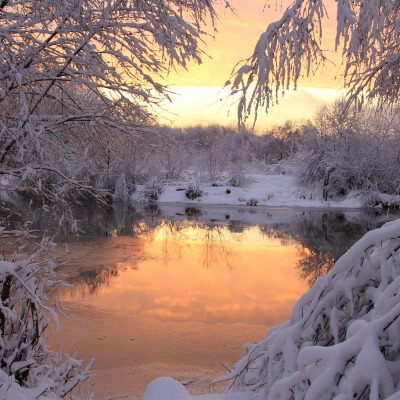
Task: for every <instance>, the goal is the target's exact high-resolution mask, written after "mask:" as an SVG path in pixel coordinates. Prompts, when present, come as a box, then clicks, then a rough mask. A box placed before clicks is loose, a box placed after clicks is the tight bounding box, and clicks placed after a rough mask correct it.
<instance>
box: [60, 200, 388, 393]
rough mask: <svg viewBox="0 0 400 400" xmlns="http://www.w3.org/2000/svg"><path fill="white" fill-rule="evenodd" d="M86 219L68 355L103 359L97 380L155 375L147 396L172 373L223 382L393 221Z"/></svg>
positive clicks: (274, 216) (178, 214)
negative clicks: (341, 260) (363, 240)
mask: <svg viewBox="0 0 400 400" xmlns="http://www.w3.org/2000/svg"><path fill="white" fill-rule="evenodd" d="M81 215H82V218H80V220H79V228H80V230H81V232H86V234H81V235H80V236H79V237H77V236H69V237H67V240H66V241H67V242H68V246H69V247H70V248H71V249H72V250H74V251H75V252H76V253H77V254H81V253H80V252H84V256H82V257H77V258H76V259H75V260H74V261H73V262H71V264H70V265H65V266H63V267H62V272H65V273H66V274H67V275H68V276H70V281H71V282H73V283H74V284H75V288H74V289H68V288H65V289H64V290H63V291H62V292H61V293H60V297H61V300H62V303H63V304H65V305H66V306H67V307H68V308H69V311H68V315H69V317H70V320H69V321H67V322H66V326H67V328H68V329H69V331H70V332H71V333H72V334H71V335H70V338H69V339H68V338H67V339H66V342H65V343H66V344H67V345H68V344H69V343H72V342H73V341H76V340H78V347H79V348H81V349H83V352H82V353H83V357H85V358H90V357H92V356H95V357H96V359H97V362H96V368H97V370H96V372H95V374H94V378H93V379H96V376H98V375H96V374H99V373H100V372H99V371H103V370H104V371H106V375H105V376H107V377H108V376H111V375H112V374H113V372H112V371H115V370H116V369H118V368H119V369H118V371H120V368H125V370H126V371H130V372H129V374H131V373H132V371H133V370H134V371H137V369H139V368H140V369H141V371H142V368H143V366H146V365H147V366H149V369H148V370H146V373H145V374H144V373H142V372H141V373H140V374H138V377H137V380H136V381H135V382H136V389H137V391H138V393H140V392H141V391H142V390H143V389H144V388H145V386H146V384H147V383H148V382H149V381H150V380H151V379H152V378H154V377H156V376H157V375H164V374H165V370H167V372H168V373H167V374H168V375H170V376H173V377H174V378H177V379H183V380H192V378H193V376H188V373H187V372H184V371H190V373H193V372H192V371H196V370H199V369H207V368H208V371H209V375H208V377H207V379H208V381H209V380H210V379H211V378H213V377H215V376H218V375H220V374H222V373H223V372H224V371H223V369H222V368H221V366H220V364H221V363H222V364H223V363H225V362H227V361H228V362H231V363H232V362H234V361H236V360H237V359H239V358H240V357H241V356H242V355H243V350H242V348H241V346H242V345H243V344H244V343H246V342H249V341H250V342H256V341H259V340H260V339H261V338H262V337H263V336H264V334H265V332H266V330H267V329H268V327H270V326H272V325H276V324H279V323H282V322H283V321H285V320H287V319H288V318H289V317H290V314H291V311H292V308H293V305H294V303H295V302H296V301H297V299H298V298H299V297H300V296H301V295H302V294H303V293H304V292H305V291H306V290H307V287H308V285H309V284H311V282H312V281H314V279H316V277H318V276H320V274H322V273H325V272H326V271H327V270H328V269H329V268H330V267H331V265H332V263H333V262H334V261H335V260H336V259H337V258H338V257H339V256H340V255H341V254H342V253H343V252H344V251H345V250H346V249H347V248H348V247H350V246H351V244H352V243H353V242H354V241H355V240H357V239H358V237H360V236H361V235H362V234H363V233H364V232H365V231H366V230H368V229H371V228H373V227H377V226H379V225H381V224H382V223H383V222H384V221H385V220H389V219H392V218H393V217H392V216H386V215H384V214H376V215H369V214H364V213H351V214H349V213H339V214H337V213H326V212H324V213H321V212H302V211H293V210H275V211H273V210H265V209H259V210H257V211H254V210H251V212H248V211H246V210H245V209H240V208H229V209H227V208H224V207H214V208H213V207H200V208H196V209H195V210H194V209H192V208H190V209H189V210H188V207H186V206H178V205H176V206H152V207H148V206H144V205H134V206H133V205H123V206H121V208H120V209H118V210H112V209H111V210H107V211H106V212H104V211H99V210H86V211H85V212H84V213H82V214H81ZM227 216H229V218H227ZM155 364H157V365H158V366H160V365H161V367H159V368H158V370H157V368H156V367H155ZM139 366H140V367H139ZM135 368H137V369H135ZM160 368H161V371H160ZM210 368H211V370H210ZM149 370H151V371H152V372H151V373H150V372H149ZM157 371H158V372H157ZM129 374H128V375H127V382H128V381H129V382H132V380H131V379H132V375H129ZM152 374H153V375H152ZM117 375H118V384H120V383H121V379H120V373H118V374H117ZM103 376H104V375H103ZM199 379H200V378H199ZM97 385H98V381H96V387H97ZM206 388H207V386H206ZM111 394H115V393H110V395H111ZM100 398H101V397H100Z"/></svg>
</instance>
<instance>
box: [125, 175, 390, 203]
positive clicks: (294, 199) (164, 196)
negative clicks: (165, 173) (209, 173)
mask: <svg viewBox="0 0 400 400" xmlns="http://www.w3.org/2000/svg"><path fill="white" fill-rule="evenodd" d="M246 178H247V180H248V183H247V184H246V185H244V187H232V186H229V185H227V184H226V183H225V182H224V181H221V183H219V182H217V183H216V182H206V183H199V184H198V185H199V187H200V188H201V189H202V191H203V193H202V195H201V196H200V197H198V198H196V199H194V200H189V199H188V198H187V197H186V195H185V189H186V188H187V187H188V186H189V184H190V182H171V183H166V184H164V187H163V191H162V193H161V195H160V197H159V199H158V202H159V203H188V204H199V205H200V204H212V205H234V206H246V205H252V206H266V207H298V208H337V209H345V208H352V209H355V208H363V205H362V196H361V193H360V192H357V191H353V192H350V193H349V194H348V195H347V196H346V197H343V198H339V199H334V200H330V201H324V200H323V199H322V196H321V198H320V197H318V196H315V195H314V196H313V195H312V194H310V193H309V190H306V189H305V188H302V187H301V186H299V185H298V184H296V178H295V177H293V176H289V175H260V174H253V175H247V177H246ZM215 185H218V186H215ZM143 190H144V186H141V185H138V187H137V190H136V191H135V192H134V193H133V194H132V196H131V200H132V201H135V202H141V201H143ZM387 200H389V199H387Z"/></svg>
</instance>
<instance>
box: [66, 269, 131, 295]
mask: <svg viewBox="0 0 400 400" xmlns="http://www.w3.org/2000/svg"><path fill="white" fill-rule="evenodd" d="M127 268H128V267H127V266H122V265H120V264H117V265H115V266H113V267H106V268H95V269H83V270H80V271H79V273H78V275H76V276H74V277H71V279H70V282H71V283H72V284H73V285H74V287H73V289H72V294H74V295H76V294H78V293H79V295H81V296H84V295H86V294H94V293H96V292H97V291H98V290H99V289H100V288H104V287H106V288H107V287H109V286H110V285H111V280H112V279H113V278H116V277H118V276H119V274H120V272H122V271H125V270H126V269H127ZM131 269H135V270H136V269H137V267H136V266H131Z"/></svg>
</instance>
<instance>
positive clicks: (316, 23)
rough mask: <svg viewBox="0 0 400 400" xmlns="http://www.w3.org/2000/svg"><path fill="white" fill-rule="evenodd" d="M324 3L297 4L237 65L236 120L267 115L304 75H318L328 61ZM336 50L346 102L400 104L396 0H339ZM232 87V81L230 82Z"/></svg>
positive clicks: (234, 86) (398, 6) (399, 7)
mask: <svg viewBox="0 0 400 400" xmlns="http://www.w3.org/2000/svg"><path fill="white" fill-rule="evenodd" d="M326 3H327V1H326V0H315V1H308V0H295V1H293V3H292V4H291V5H290V6H289V7H288V8H287V9H286V10H285V11H284V13H283V15H282V18H281V19H280V20H278V21H275V22H273V23H271V24H270V25H269V26H268V27H267V29H266V30H265V32H263V33H262V34H261V36H260V38H259V40H258V42H257V45H256V47H255V49H254V52H253V55H252V56H251V57H250V58H248V59H247V60H245V61H244V62H242V63H241V64H239V65H238V67H237V69H236V71H235V73H234V81H233V82H232V83H231V86H232V92H233V93H237V92H240V93H241V99H240V102H239V108H238V115H239V120H243V119H244V118H246V117H247V116H249V115H250V114H251V113H252V112H253V111H255V112H256V114H257V110H258V108H259V107H264V109H265V110H266V111H268V110H269V109H270V107H271V106H272V105H273V104H274V103H275V102H276V101H277V100H278V98H279V96H281V95H283V94H284V92H285V91H286V90H288V89H289V88H292V87H293V88H295V89H296V87H297V84H298V80H299V78H300V77H301V76H309V75H311V74H315V73H316V72H317V71H318V70H319V69H320V67H321V66H322V65H323V64H324V63H325V62H326V61H327V60H328V59H329V56H328V55H327V52H326V51H324V49H323V46H322V42H321V41H322V37H323V33H324V32H323V27H324V24H323V20H324V18H326V17H327V11H326V7H325V5H326ZM336 4H337V16H336V18H337V32H336V39H335V48H336V51H339V50H341V51H342V53H343V59H344V63H345V68H344V87H345V88H346V89H347V90H348V99H349V100H351V101H356V102H359V103H360V104H361V103H363V102H364V101H365V100H373V99H377V102H378V104H379V105H380V106H383V105H395V104H398V102H399V89H400V49H399V43H400V18H399V17H400V4H399V2H398V1H397V0H381V1H376V0H339V1H337V2H336ZM229 83H230V82H229Z"/></svg>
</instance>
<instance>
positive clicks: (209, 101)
mask: <svg viewBox="0 0 400 400" xmlns="http://www.w3.org/2000/svg"><path fill="white" fill-rule="evenodd" d="M230 3H231V5H232V6H233V7H234V8H235V10H236V15H235V14H233V13H231V12H230V11H228V10H227V11H225V10H224V9H223V7H221V6H220V7H219V8H218V11H219V16H220V20H219V22H218V25H217V28H218V33H217V35H216V37H215V40H213V39H211V38H208V39H207V41H206V47H205V51H206V52H207V54H208V55H209V56H210V58H209V57H207V56H204V57H203V63H202V64H201V65H197V64H192V65H190V67H189V70H188V71H185V70H184V69H179V70H178V71H177V72H173V73H171V75H170V77H169V79H168V82H169V84H170V85H172V88H173V89H174V91H175V92H177V95H176V96H173V103H172V104H169V105H168V106H167V107H166V108H167V109H168V111H169V113H165V114H164V117H165V119H164V120H161V123H165V124H169V123H172V125H174V126H185V125H194V124H205V125H206V124H209V123H214V122H217V123H221V124H233V125H235V124H236V121H237V119H236V109H235V104H233V103H232V102H231V101H230V100H221V99H224V98H226V96H227V95H228V94H229V90H222V87H223V86H224V83H225V82H226V81H227V80H228V79H229V77H230V74H231V72H232V69H233V68H234V66H235V65H236V63H237V62H238V61H240V60H242V59H245V58H247V57H249V56H250V55H251V53H252V50H253V48H254V46H255V44H256V42H257V39H258V37H259V36H260V34H261V33H262V32H263V31H264V30H265V29H266V27H267V25H268V24H269V23H270V22H272V21H275V20H277V19H279V18H280V16H281V14H282V12H283V8H282V7H281V6H280V1H279V0H277V3H278V6H277V7H275V1H271V3H272V6H271V7H269V8H268V5H267V6H266V7H264V6H265V3H266V1H265V0H232V1H231V2H230ZM283 3H284V4H289V2H287V1H283ZM327 4H328V6H329V7H330V8H329V9H328V13H329V16H330V19H329V20H328V21H327V23H326V24H325V25H326V26H325V30H324V38H325V41H324V47H325V48H329V49H333V40H334V37H335V33H336V32H335V24H334V23H335V20H336V14H335V4H336V3H335V2H334V1H331V2H327ZM335 62H336V64H337V65H336V66H327V67H325V69H324V70H323V71H322V73H321V74H319V75H317V76H315V77H312V78H308V79H303V80H302V81H301V82H300V85H299V88H298V90H297V92H294V93H293V92H291V93H287V95H286V96H285V98H284V99H282V100H281V102H280V104H279V106H275V107H274V108H273V109H272V110H271V112H270V113H269V114H268V116H265V115H264V113H263V112H260V116H259V120H258V122H257V125H256V129H257V130H259V131H262V129H264V128H265V127H267V126H271V125H274V124H279V123H283V122H285V121H286V120H288V119H291V120H300V119H307V118H312V116H313V114H314V113H315V111H316V110H317V109H318V108H319V107H320V106H322V105H324V104H329V103H330V102H331V101H332V100H334V99H335V98H338V97H339V96H340V95H341V93H340V88H341V81H340V76H339V74H340V72H339V67H340V56H338V55H335ZM337 76H339V79H335V78H336V77H337ZM261 114H262V115H261Z"/></svg>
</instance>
